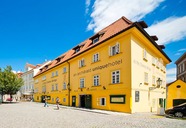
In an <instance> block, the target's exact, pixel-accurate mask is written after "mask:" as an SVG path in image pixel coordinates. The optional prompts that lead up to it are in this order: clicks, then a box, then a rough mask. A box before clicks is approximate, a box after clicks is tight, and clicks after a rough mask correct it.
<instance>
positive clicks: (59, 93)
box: [34, 63, 68, 105]
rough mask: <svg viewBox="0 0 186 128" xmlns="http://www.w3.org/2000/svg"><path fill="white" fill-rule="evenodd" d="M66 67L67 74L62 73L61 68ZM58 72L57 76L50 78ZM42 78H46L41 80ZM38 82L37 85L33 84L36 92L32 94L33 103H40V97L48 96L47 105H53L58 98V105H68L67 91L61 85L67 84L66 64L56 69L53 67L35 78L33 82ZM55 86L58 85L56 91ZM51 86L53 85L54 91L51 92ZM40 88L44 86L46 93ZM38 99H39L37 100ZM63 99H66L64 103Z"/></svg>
mask: <svg viewBox="0 0 186 128" xmlns="http://www.w3.org/2000/svg"><path fill="white" fill-rule="evenodd" d="M64 67H66V69H67V72H66V73H64V72H63V68H64ZM56 71H57V72H58V75H57V76H53V77H52V72H54V73H56ZM43 76H46V80H42V78H43ZM36 80H38V83H35V84H34V89H35V90H36V92H35V94H34V101H36V102H41V96H42V95H46V96H50V97H51V99H50V100H48V102H49V103H55V99H56V97H59V98H60V103H61V104H63V105H68V90H67V89H63V83H64V82H65V83H66V84H68V63H64V64H62V65H60V66H58V67H55V68H53V69H51V70H49V71H47V72H44V73H43V74H42V75H39V76H36V77H35V78H34V81H36ZM56 84H58V89H57V90H56V86H55V85H56ZM52 85H54V90H53V91H52ZM42 86H46V92H42ZM38 97H39V98H38ZM63 98H66V100H65V102H64V100H63Z"/></svg>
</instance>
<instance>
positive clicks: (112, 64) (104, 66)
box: [73, 59, 122, 76]
mask: <svg viewBox="0 0 186 128" xmlns="http://www.w3.org/2000/svg"><path fill="white" fill-rule="evenodd" d="M121 63H122V59H121V60H116V61H113V62H109V63H107V64H103V65H99V66H96V67H93V68H89V69H86V70H83V71H81V72H78V73H75V74H74V75H73V76H78V75H82V74H85V73H89V72H94V71H97V70H103V69H107V68H109V67H113V66H116V65H120V64H121Z"/></svg>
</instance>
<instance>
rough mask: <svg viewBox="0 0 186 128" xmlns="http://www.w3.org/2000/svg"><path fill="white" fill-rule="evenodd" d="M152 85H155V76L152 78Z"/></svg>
mask: <svg viewBox="0 0 186 128" xmlns="http://www.w3.org/2000/svg"><path fill="white" fill-rule="evenodd" d="M152 84H153V85H156V77H155V76H152Z"/></svg>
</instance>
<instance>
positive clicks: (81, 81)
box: [79, 78, 85, 88]
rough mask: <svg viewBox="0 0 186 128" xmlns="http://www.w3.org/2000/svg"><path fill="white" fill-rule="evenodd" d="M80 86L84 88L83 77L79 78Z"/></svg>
mask: <svg viewBox="0 0 186 128" xmlns="http://www.w3.org/2000/svg"><path fill="white" fill-rule="evenodd" d="M79 83H80V88H84V87H85V78H80V82H79Z"/></svg>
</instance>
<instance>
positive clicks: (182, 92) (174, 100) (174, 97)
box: [166, 79, 186, 108]
mask: <svg viewBox="0 0 186 128" xmlns="http://www.w3.org/2000/svg"><path fill="white" fill-rule="evenodd" d="M185 102H186V83H185V82H183V81H182V80H179V79H178V80H176V81H174V82H172V83H169V84H167V107H166V108H171V107H173V106H176V105H179V104H182V103H185Z"/></svg>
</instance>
